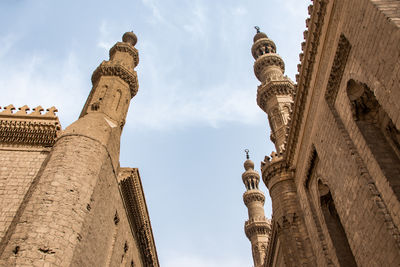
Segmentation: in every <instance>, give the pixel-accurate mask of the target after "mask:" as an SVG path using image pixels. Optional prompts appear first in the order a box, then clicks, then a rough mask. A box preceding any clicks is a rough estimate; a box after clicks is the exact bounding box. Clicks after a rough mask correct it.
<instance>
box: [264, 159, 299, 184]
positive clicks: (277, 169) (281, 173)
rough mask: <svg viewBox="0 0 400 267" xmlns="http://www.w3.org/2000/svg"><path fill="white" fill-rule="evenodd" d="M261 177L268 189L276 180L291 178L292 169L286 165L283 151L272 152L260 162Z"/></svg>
mask: <svg viewBox="0 0 400 267" xmlns="http://www.w3.org/2000/svg"><path fill="white" fill-rule="evenodd" d="M261 171H262V179H263V181H264V183H265V185H266V186H267V187H268V189H269V190H271V188H272V187H273V186H274V185H275V184H276V183H278V182H283V181H286V180H290V179H293V177H294V176H293V173H294V171H295V170H294V169H293V168H290V167H289V166H288V165H287V162H286V160H285V157H284V154H283V153H276V152H272V154H271V158H270V157H268V156H266V157H265V159H264V161H263V162H261Z"/></svg>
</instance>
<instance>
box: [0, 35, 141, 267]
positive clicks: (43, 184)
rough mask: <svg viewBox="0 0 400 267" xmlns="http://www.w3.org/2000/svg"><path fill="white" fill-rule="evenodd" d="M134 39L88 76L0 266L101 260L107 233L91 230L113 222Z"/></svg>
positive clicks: (1, 249)
mask: <svg viewBox="0 0 400 267" xmlns="http://www.w3.org/2000/svg"><path fill="white" fill-rule="evenodd" d="M136 41H137V38H136V36H135V34H133V33H132V32H128V33H125V34H124V35H123V37H122V42H117V43H116V44H115V45H114V46H113V47H112V48H111V49H110V59H109V60H108V61H103V62H102V63H101V64H100V66H99V67H98V68H97V69H96V70H95V71H94V72H93V76H92V83H93V87H92V90H91V92H90V95H89V97H88V99H87V101H86V104H85V106H84V108H83V110H82V113H81V115H80V117H79V119H78V120H77V121H75V122H74V123H72V124H71V125H70V126H69V127H67V128H66V129H65V130H64V131H63V132H62V133H61V135H60V136H59V137H58V138H57V140H56V142H55V144H54V146H53V147H52V149H51V152H50V154H49V156H48V157H47V158H46V160H45V161H44V163H43V165H42V167H41V169H40V171H39V173H38V175H37V177H35V181H34V182H33V183H32V186H31V187H30V188H29V192H28V193H27V197H26V199H24V203H23V204H22V205H21V208H20V209H19V210H18V212H17V216H16V217H15V218H16V219H15V221H14V222H13V226H12V228H11V227H10V231H9V232H8V233H7V239H5V240H6V242H4V243H1V244H0V255H1V256H0V265H1V266H50V265H51V266H79V265H82V264H77V262H81V263H82V262H84V261H83V260H85V259H86V258H85V259H84V258H83V257H85V255H86V256H88V257H96V258H98V259H99V260H101V261H103V262H105V261H106V257H107V255H108V254H109V252H108V251H109V248H108V247H107V246H108V245H109V243H110V242H109V241H110V240H111V234H112V233H110V232H102V233H98V232H96V227H94V228H93V227H91V225H97V226H99V227H100V226H103V225H105V223H110V224H113V222H112V220H111V218H114V217H115V208H113V205H114V202H115V199H113V198H110V199H107V198H109V197H110V194H109V192H111V191H109V190H111V189H110V188H116V186H117V180H118V177H117V176H118V171H119V147H120V137H121V132H122V128H123V125H124V123H125V118H126V114H127V112H128V108H129V104H130V101H131V99H132V98H133V97H134V96H135V95H136V93H137V90H138V81H137V75H136V71H135V70H134V68H135V67H136V66H137V64H138V62H139V57H138V51H137V50H136V48H135V47H134V46H135V44H136ZM105 199H107V200H108V201H109V203H110V204H109V205H108V206H107V205H105V206H102V205H103V203H105ZM113 201H114V202H113ZM99 214H100V215H99ZM105 218H108V220H106V219H105ZM97 231H98V230H97ZM93 233H95V234H93ZM90 242H93V243H96V244H98V245H96V247H95V248H94V249H93V246H89V245H88V244H89V243H90ZM82 251H86V253H80V252H82ZM95 253H96V254H95ZM96 260H97V259H96Z"/></svg>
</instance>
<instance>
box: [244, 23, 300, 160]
mask: <svg viewBox="0 0 400 267" xmlns="http://www.w3.org/2000/svg"><path fill="white" fill-rule="evenodd" d="M256 30H257V33H256V35H255V36H254V39H253V42H254V43H253V46H252V48H251V53H252V55H253V57H254V59H255V60H256V61H255V62H254V73H255V75H256V77H257V79H258V80H259V81H260V82H261V85H260V86H258V90H257V104H258V105H259V106H260V108H261V109H262V110H264V112H265V113H267V115H268V119H269V124H270V127H271V141H272V142H273V143H274V144H275V147H276V152H277V153H282V152H283V151H284V150H285V139H286V131H287V129H286V125H287V124H288V121H289V114H290V111H291V104H292V103H293V92H294V83H293V82H292V81H291V80H290V79H289V78H288V77H287V76H284V75H283V74H284V72H285V63H284V62H283V60H282V58H281V57H280V56H279V55H278V54H277V53H276V45H275V43H274V42H273V41H272V40H271V39H269V38H268V36H267V35H266V34H265V33H263V32H260V29H259V28H258V27H256Z"/></svg>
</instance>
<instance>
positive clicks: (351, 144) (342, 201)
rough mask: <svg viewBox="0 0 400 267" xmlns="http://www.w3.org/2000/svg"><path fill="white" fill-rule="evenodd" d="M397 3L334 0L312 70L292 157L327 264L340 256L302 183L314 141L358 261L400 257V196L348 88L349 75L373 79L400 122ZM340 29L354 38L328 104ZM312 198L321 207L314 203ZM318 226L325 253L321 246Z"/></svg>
mask: <svg viewBox="0 0 400 267" xmlns="http://www.w3.org/2000/svg"><path fill="white" fill-rule="evenodd" d="M385 5H387V6H385ZM399 6H400V4H398V1H396V2H395V1H368V0H355V1H344V0H337V1H330V2H329V5H328V8H327V10H328V12H327V14H326V18H325V24H324V29H323V34H322V36H321V41H322V43H320V47H319V54H318V56H317V59H316V65H317V66H318V68H316V69H315V71H314V72H313V76H312V81H311V87H310V88H309V90H308V94H309V96H308V99H307V104H306V108H305V113H304V114H305V115H304V118H303V126H302V128H301V132H300V138H299V142H300V144H299V149H298V151H297V152H296V153H297V154H296V157H295V165H296V178H295V181H296V185H297V192H298V196H299V199H300V204H301V208H302V210H303V211H304V214H305V221H306V225H307V228H308V233H309V236H310V239H311V241H312V244H313V249H314V252H315V255H316V257H317V261H318V263H319V264H321V265H327V260H326V258H327V257H328V258H330V259H331V260H332V262H333V264H337V262H338V261H337V258H336V253H335V250H334V246H333V244H332V240H331V239H330V237H329V233H328V232H327V231H328V230H327V227H326V224H325V221H324V218H323V216H322V214H321V212H320V203H319V202H318V201H317V198H315V197H311V200H310V197H309V196H307V192H306V189H305V186H304V183H305V180H306V177H307V171H308V169H309V158H310V154H311V152H312V148H313V146H315V149H316V151H317V152H318V156H319V164H318V168H317V169H316V173H317V176H318V177H320V178H321V179H324V180H325V181H326V183H327V184H328V185H329V188H330V189H331V192H332V198H333V200H334V202H335V206H336V209H337V212H338V214H339V216H340V220H341V223H342V225H343V228H344V230H345V232H346V235H347V237H348V239H349V240H348V241H349V244H350V248H351V250H352V253H353V254H354V257H355V259H356V262H357V264H358V265H360V266H383V265H388V266H394V265H398V264H399V263H400V253H399V242H398V240H399V236H398V235H397V234H396V233H397V232H396V231H397V230H398V228H399V226H400V221H399V220H400V218H399V216H398V214H399V211H400V207H399V201H398V199H397V197H396V195H395V194H394V192H393V189H392V188H391V186H390V184H389V183H388V181H387V178H386V177H385V173H384V172H383V171H382V169H381V167H380V165H379V164H378V161H377V157H379V155H376V154H373V153H372V152H371V150H370V149H369V147H368V144H366V141H365V140H364V138H363V136H362V134H361V133H360V130H359V128H358V126H357V125H356V123H355V122H354V118H353V114H352V112H351V107H350V101H349V99H348V96H347V93H346V86H347V82H348V81H349V80H350V79H354V80H356V81H358V82H361V83H364V84H366V85H368V87H369V88H371V90H372V91H373V92H374V94H375V96H376V99H377V100H378V102H379V104H380V105H381V106H382V107H383V109H385V111H386V112H387V114H388V116H389V117H390V119H391V120H392V121H393V123H394V124H395V125H396V127H397V129H400V104H399V103H400V90H399V88H398V85H399V84H400V30H399V28H398V24H397V22H396V20H395V19H393V18H394V16H395V15H396V14H395V11H394V10H398V7H399ZM386 7H387V8H386ZM388 12H389V13H388ZM388 16H391V17H392V19H388ZM341 34H343V35H344V36H345V37H346V38H347V39H348V41H349V43H350V44H351V51H350V55H349V57H348V59H347V61H346V62H345V64H346V65H345V69H344V73H343V77H342V80H341V82H340V86H339V91H338V95H337V99H336V101H335V103H334V106H329V105H328V103H327V101H326V99H325V90H326V88H327V86H328V80H329V77H330V75H331V71H332V63H333V61H334V59H335V52H336V50H337V45H338V41H339V37H340V35H341ZM399 178H400V177H399ZM311 201H313V203H314V204H315V207H316V211H313V210H312V208H311V206H310V202H311ZM315 213H316V214H315ZM316 219H318V220H319V222H321V230H318V227H317V225H316V223H315V220H316ZM396 229H397V230H396ZM321 232H322V234H323V238H324V240H325V241H326V243H327V252H328V253H327V254H328V255H326V251H324V250H323V245H322V243H321V236H319V235H320V234H321Z"/></svg>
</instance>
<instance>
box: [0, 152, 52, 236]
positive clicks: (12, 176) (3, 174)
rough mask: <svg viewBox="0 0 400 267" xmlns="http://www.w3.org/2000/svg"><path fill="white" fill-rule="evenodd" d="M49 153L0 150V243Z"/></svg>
mask: <svg viewBox="0 0 400 267" xmlns="http://www.w3.org/2000/svg"><path fill="white" fill-rule="evenodd" d="M47 155H48V150H45V149H44V150H40V149H36V150H35V149H31V150H29V149H19V150H18V149H7V148H2V149H1V150H0V203H1V205H0V241H1V243H0V244H2V243H3V242H4V240H3V238H5V234H6V232H7V230H8V229H9V227H10V225H11V223H12V221H13V220H14V217H15V215H16V213H17V211H18V209H19V207H20V205H21V203H22V201H23V199H24V197H25V195H26V193H27V191H28V189H29V188H30V186H31V184H32V181H33V180H34V178H35V176H36V175H37V173H38V171H39V169H40V167H41V165H42V163H43V161H44V159H45V158H46V157H47Z"/></svg>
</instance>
